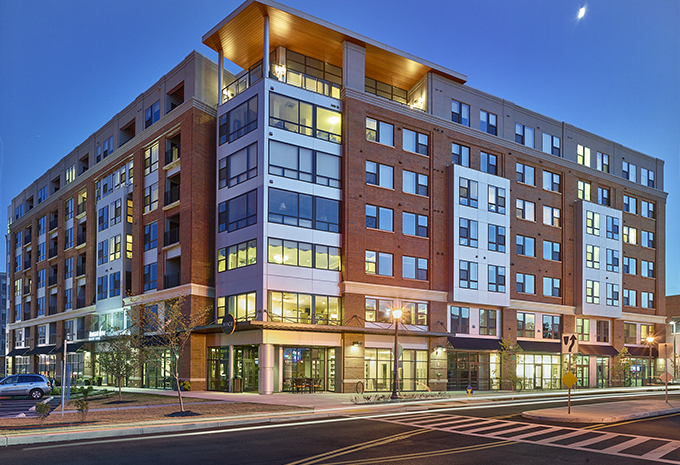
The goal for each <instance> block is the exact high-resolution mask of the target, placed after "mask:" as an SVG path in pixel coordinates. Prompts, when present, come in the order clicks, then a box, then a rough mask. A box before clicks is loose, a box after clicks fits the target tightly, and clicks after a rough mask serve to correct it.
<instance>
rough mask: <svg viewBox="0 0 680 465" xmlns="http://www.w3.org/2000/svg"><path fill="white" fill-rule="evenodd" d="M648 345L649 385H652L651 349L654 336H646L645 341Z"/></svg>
mask: <svg viewBox="0 0 680 465" xmlns="http://www.w3.org/2000/svg"><path fill="white" fill-rule="evenodd" d="M645 341H647V344H649V385H650V386H651V385H652V347H654V336H647V338H646V339H645Z"/></svg>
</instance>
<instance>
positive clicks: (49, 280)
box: [47, 274, 57, 286]
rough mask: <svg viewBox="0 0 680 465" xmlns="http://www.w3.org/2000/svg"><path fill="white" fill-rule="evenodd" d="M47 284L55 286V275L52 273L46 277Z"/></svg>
mask: <svg viewBox="0 0 680 465" xmlns="http://www.w3.org/2000/svg"><path fill="white" fill-rule="evenodd" d="M47 285H48V286H56V285H57V275H56V274H53V275H52V276H48V277H47Z"/></svg>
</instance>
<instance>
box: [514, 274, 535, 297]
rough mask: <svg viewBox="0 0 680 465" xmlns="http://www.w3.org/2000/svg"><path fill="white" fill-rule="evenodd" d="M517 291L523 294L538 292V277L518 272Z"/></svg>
mask: <svg viewBox="0 0 680 465" xmlns="http://www.w3.org/2000/svg"><path fill="white" fill-rule="evenodd" d="M515 278H516V279H515V282H516V284H517V292H519V293H522V294H535V293H536V277H535V276H534V275H532V274H524V273H517V275H516V276H515Z"/></svg>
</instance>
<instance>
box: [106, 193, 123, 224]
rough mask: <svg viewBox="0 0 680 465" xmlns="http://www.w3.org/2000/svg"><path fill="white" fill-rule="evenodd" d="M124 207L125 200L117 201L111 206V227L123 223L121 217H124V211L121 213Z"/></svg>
mask: <svg viewBox="0 0 680 465" xmlns="http://www.w3.org/2000/svg"><path fill="white" fill-rule="evenodd" d="M122 205H123V199H118V200H115V201H114V202H113V203H112V204H111V209H110V210H109V213H110V215H111V216H110V217H109V220H110V222H111V226H113V225H114V224H118V223H120V222H121V216H122V211H121V210H122V208H121V207H122Z"/></svg>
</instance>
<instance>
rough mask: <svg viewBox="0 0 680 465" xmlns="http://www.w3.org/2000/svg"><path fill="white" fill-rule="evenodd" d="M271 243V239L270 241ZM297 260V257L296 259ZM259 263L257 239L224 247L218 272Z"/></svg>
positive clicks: (220, 251)
mask: <svg viewBox="0 0 680 465" xmlns="http://www.w3.org/2000/svg"><path fill="white" fill-rule="evenodd" d="M270 241H271V239H270ZM311 255H312V250H311V245H310V247H309V256H310V258H309V261H310V265H311ZM296 258H297V257H296ZM255 263H257V239H253V240H250V241H246V242H241V243H240V244H236V245H232V246H229V247H223V248H221V249H219V250H218V251H217V271H218V272H219V273H221V272H223V271H225V270H235V269H236V268H242V267H244V266H248V265H254V264H255Z"/></svg>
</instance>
